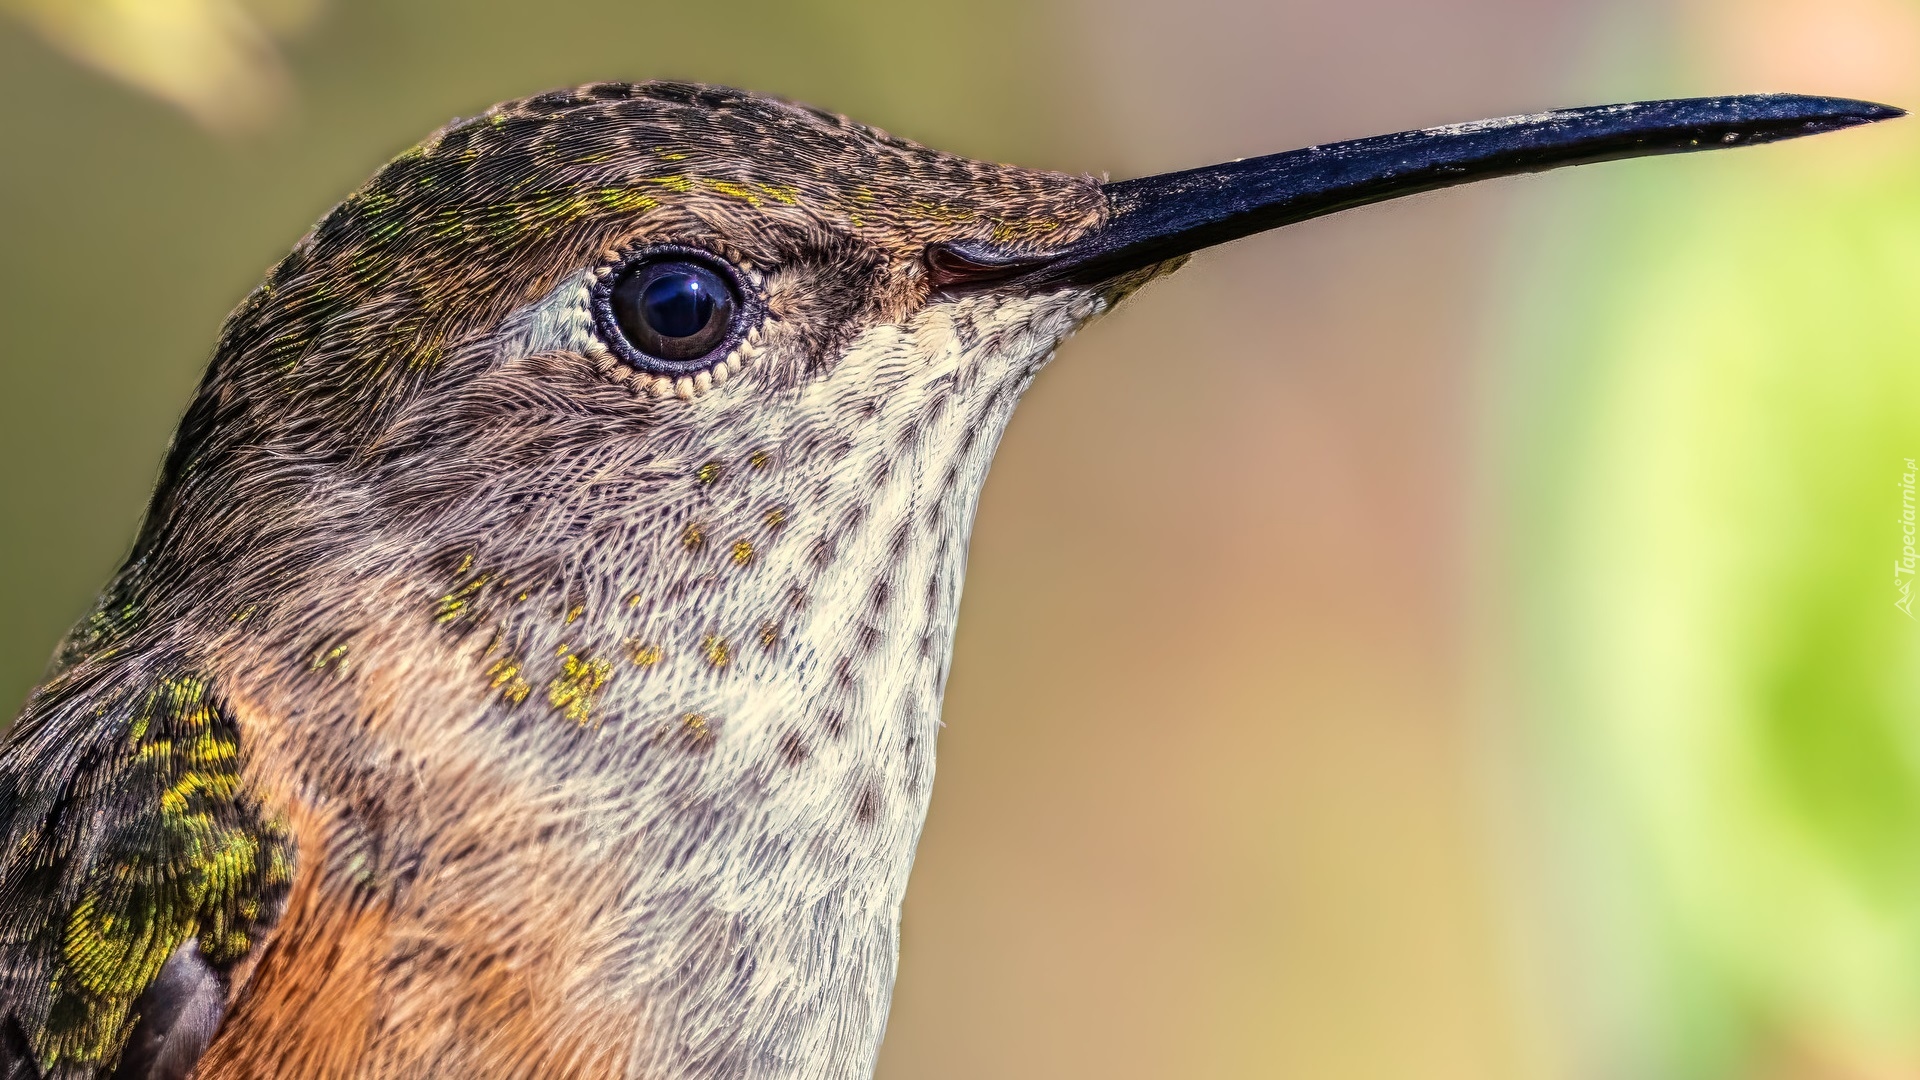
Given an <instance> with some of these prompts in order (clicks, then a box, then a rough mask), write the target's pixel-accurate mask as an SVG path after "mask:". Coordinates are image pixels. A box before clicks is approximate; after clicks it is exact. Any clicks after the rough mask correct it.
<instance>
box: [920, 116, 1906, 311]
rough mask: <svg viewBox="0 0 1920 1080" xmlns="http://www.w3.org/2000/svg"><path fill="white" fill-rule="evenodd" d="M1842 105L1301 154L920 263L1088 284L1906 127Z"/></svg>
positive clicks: (1164, 182) (1173, 183)
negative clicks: (1738, 154)
mask: <svg viewBox="0 0 1920 1080" xmlns="http://www.w3.org/2000/svg"><path fill="white" fill-rule="evenodd" d="M1904 115H1906V113H1905V112H1904V111H1903V110H1900V109H1896V108H1893V107H1892V106H1888V105H1876V104H1873V103H1872V102H1867V101H1849V100H1846V99H1843V98H1818V97H1801V96H1797V95H1792V94H1762V95H1753V96H1747V97H1721V98H1690V99H1686V100H1681V101H1645V102H1640V103H1637V104H1632V105H1602V106H1596V107H1593V108H1586V109H1565V110H1561V111H1559V112H1549V113H1539V114H1536V115H1532V116H1512V117H1507V118H1505V119H1501V120H1482V121H1479V122H1478V123H1472V124H1457V125H1454V126H1452V127H1440V128H1427V129H1425V130H1422V131H1405V132H1401V133H1400V134H1398V135H1380V136H1376V137H1374V138H1371V139H1356V140H1354V141H1352V142H1343V143H1334V144H1333V145H1331V146H1309V147H1307V148H1306V149H1304V150H1291V151H1288V152H1287V153H1284V154H1271V155H1268V156H1267V157H1258V158H1247V159H1243V160H1240V161H1231V162H1228V163H1226V164H1224V165H1210V166H1208V167H1206V168H1202V169H1189V170H1187V171H1185V172H1176V173H1163V174H1161V175H1159V176H1148V177H1142V178H1141V179H1138V180H1121V181H1117V182H1113V183H1109V184H1106V185H1104V186H1103V187H1102V188H1101V190H1102V191H1104V192H1105V193H1106V196H1107V204H1108V218H1107V223H1106V226H1105V227H1104V228H1102V229H1100V230H1099V231H1097V232H1094V233H1091V234H1089V235H1088V236H1086V237H1085V238H1083V239H1081V240H1079V241H1077V242H1075V243H1074V244H1072V245H1071V246H1068V247H1065V248H1060V249H1057V250H1054V251H1049V252H1043V253H1038V254H1035V253H1032V252H1026V253H1014V252H1011V251H1008V250H1005V249H1000V248H996V247H995V246H994V245H992V244H988V243H983V242H976V241H965V242H958V243H952V244H944V245H939V246H937V247H935V248H933V249H931V250H929V252H928V263H929V268H930V271H931V272H932V274H933V276H934V279H935V280H936V281H937V282H938V283H939V284H941V285H943V286H947V287H964V286H965V285H967V284H970V283H983V284H984V283H987V282H993V283H995V284H996V285H998V284H1002V283H1006V284H1011V283H1014V282H1018V283H1021V284H1027V285H1031V286H1033V287H1036V288H1045V287H1049V286H1056V285H1069V284H1092V283H1095V282H1099V281H1104V280H1108V279H1110V278H1112V277H1114V276H1116V275H1119V274H1123V273H1126V272H1127V271H1129V270H1136V269H1139V268H1141V267H1145V266H1151V265H1153V264H1155V263H1159V262H1164V261H1166V260H1168V259H1172V258H1175V257H1178V256H1181V255H1186V254H1188V253H1190V252H1194V251H1198V250H1200V249H1201V248H1204V247H1211V246H1213V245H1215V244H1221V243H1225V242H1226V241H1228V240H1236V239H1239V238H1240V237H1243V236H1248V235H1251V234H1253V233H1257V232H1264V231H1265V230H1267V229H1275V228H1279V227H1280V226H1282V225H1291V224H1293V223H1294V222H1296V221H1305V220H1307V219H1308V218H1315V217H1319V216H1321V215H1323V214H1331V213H1334V212H1336V211H1340V210H1347V209H1351V208H1353V207H1356V206H1365V205H1367V204H1368V203H1376V202H1381V201H1383V200H1386V199H1397V198H1399V197H1400V196H1402V195H1413V194H1417V193H1419V192H1422V191H1433V190H1435V189H1438V188H1444V187H1452V186H1454V185H1455V184H1468V183H1472V182H1473V181H1475V180H1485V179H1488V178H1490V177H1495V176H1510V175H1512V174H1514V173H1525V172H1541V171H1544V170H1546V169H1557V168H1559V167H1561V166H1563V165H1585V164H1587V163H1589V162H1594V161H1613V160H1615V159H1618V158H1631V157H1645V156H1647V155H1651V154H1684V153H1690V152H1692V151H1695V150H1715V149H1719V148H1721V147H1728V146H1753V145H1756V144H1759V143H1768V142H1777V141H1779V140H1782V139H1795V138H1799V137H1800V136H1802V135H1818V134H1820V133H1821V132H1826V131H1836V130H1838V129H1840V128H1848V127H1854V126H1856V125H1859V124H1868V123H1872V122H1874V121H1876V120H1888V119H1892V118H1894V117H1897V116H1904Z"/></svg>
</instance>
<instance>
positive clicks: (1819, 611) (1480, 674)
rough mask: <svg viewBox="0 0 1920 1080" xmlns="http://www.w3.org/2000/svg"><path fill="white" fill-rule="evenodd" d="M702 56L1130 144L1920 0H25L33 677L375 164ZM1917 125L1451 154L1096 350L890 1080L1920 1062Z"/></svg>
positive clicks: (1005, 622)
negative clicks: (1425, 192)
mask: <svg viewBox="0 0 1920 1080" xmlns="http://www.w3.org/2000/svg"><path fill="white" fill-rule="evenodd" d="M656 76H676V77H688V78H695V79H701V80H706V81H713V82H725V83H732V84H737V85H744V86H749V87H753V88H756V89H762V90H768V91H774V92H778V93H782V94H786V95H789V96H794V97H798V98H802V99H805V100H807V101H809V102H812V103H815V104H818V105H822V106H826V107H829V108H832V109H836V110H840V111H844V112H848V113H852V114H854V115H856V116H858V117H859V118H861V119H864V120H867V121H869V122H872V123H876V124H878V125H881V126H883V127H886V128H888V129H890V130H892V131H894V132H896V133H898V134H902V135H905V136H908V137H911V138H914V139H917V140H920V141H923V142H927V143H931V144H934V145H937V146H940V147H942V148H945V149H949V150H954V151H959V152H964V153H968V154H972V155H975V156H979V157H985V158H992V159H996V160H1003V161H1015V162H1020V163H1023V164H1028V165H1037V166H1046V167H1052V168H1057V169H1066V170H1073V171H1083V172H1093V173H1101V172H1109V173H1111V174H1113V175H1115V176H1126V175H1137V174H1141V173H1146V172H1153V171H1158V170H1164V169H1171V168H1179V167H1185V166H1190V165H1197V164H1203V163H1210V162H1214V161H1218V160H1222V159H1226V158H1231V157H1238V156H1243V155H1250V154H1256V153H1264V152H1268V151H1272V150H1279V149H1285V148H1290V147H1293V146H1298V145H1304V144H1307V143H1314V142H1322V141H1328V140H1333V139H1339V138H1346V137H1353V136H1360V135H1367V134H1374V133H1378V132H1385V131H1392V130H1399V129H1403V128H1410V127H1416V126H1423V125H1428V124H1436V123H1445V122H1451V121H1458V120H1466V119H1471V118H1478V117H1482V116H1494V115H1503V114H1509V113H1516V112H1526V111H1534V110H1538V109H1542V108H1548V107H1553V106H1560V105H1570V104H1583V103H1588V102H1597V101H1613V100H1628V99H1635V98H1646V97H1655V96H1669V95H1686V94H1704V93H1727V92H1738V91H1755V90H1794V91H1805V92H1817V93H1832V94H1847V95H1855V96H1863V97H1872V98H1878V99H1881V100H1886V101H1891V102H1893V103H1896V104H1902V105H1906V106H1909V107H1911V106H1915V105H1920V0H1613V2H1606V3H1603V2H1599V0H1446V2H1442V3H1436V2H1434V0H1340V2H1337V3H1336V2H1334V0H1267V2H1255V0H1183V2H1182V3H1179V4H1170V3H1165V2H1164V0H1163V2H1159V3H1148V2H1145V0H1099V2H1096V0H1048V2H1036V0H976V2H974V3H971V4H967V5H954V4H931V3H906V2H901V0H734V2H732V3H730V4H728V5H726V6H725V7H724V8H721V7H710V6H706V5H701V4H686V3H681V4H666V3H657V2H641V0H629V2H625V3H610V2H605V0H595V2H589V0H548V2H545V3H540V4H528V3H515V2H511V0H469V2H464V3H463V2H456V0H0V94H3V95H4V98H0V100H4V101H5V102H6V107H5V108H4V109H0V145H3V146H5V148H6V149H5V152H4V166H0V230H3V232H0V236H4V241H3V242H0V596H4V597H5V598H6V600H5V603H6V608H5V618H4V619H3V620H0V712H4V713H6V714H8V715H10V714H11V712H12V710H13V708H14V706H15V704H16V703H17V702H18V701H19V700H20V699H21V698H23V697H24V695H25V693H26V691H27V690H28V688H29V687H30V686H31V684H32V683H33V682H34V680H35V679H36V678H37V676H38V673H39V671H40V669H41V666H42V664H43V663H44V662H45V658H46V657H47V655H48V654H49V653H50V651H51V649H52V646H53V644H54V642H55V640H56V639H57V637H58V636H59V635H60V634H61V632H62V631H63V630H64V628H65V627H66V626H67V625H68V623H69V622H71V621H72V620H73V619H75V618H76V617H77V616H78V615H79V614H81V613H82V611H83V610H84V609H85V607H86V606H87V603H88V600H89V597H90V596H91V594H92V592H93V590H94V589H95V588H96V587H98V586H99V585H100V584H101V583H102V582H103V581H104V579H105V578H106V576H107V575H108V573H109V572H110V571H111V570H112V569H113V567H114V566H115V564H116V562H117V560H118V559H119V558H120V557H121V555H122V554H123V552H124V550H125V548H126V546H127V544H128V542H129V540H130V538H131V535H132V532H133V529H134V527H135V525H136V523H137V519H138V515H139V513H140V511H141V509H142V507H143V501H144V499H145V496H146V493H147V491H148V488H149V486H150V484H151V483H152V480H153V477H154V474H155V470H156V468H157V464H158V461H159V458H160V454H161V452H162V450H163V448H164V446H165V443H166V440H167V437H168V435H169V433H170V431H171V428H172V426H173V424H174V423H175V421H176V419H177V418H178V415H179V413H180V411H181V409H182V408H183V407H184V405H185V402H186V399H187V396H188V394H189V392H190V391H191V389H192V386H193V384H194V383H195V381H196V380H197V378H198V376H199V373H200V369H201V367H202V366H203V365H204V363H205V361H206V358H207V354H208V350H209V348H210V346H211V344H212V342H213V340H214V335H215V332H216V330H217V328H218V326H219V323H220V320H221V318H222V317H223V315H224V314H225V313H226V311H227V310H228V309H229V308H230V307H231V306H232V305H234V304H235V303H236V302H237V301H238V300H239V299H240V298H241V297H242V296H243V295H244V293H245V292H246V291H247V290H248V289H249V288H250V287H251V286H252V285H253V284H254V283H255V281H256V280H257V279H258V278H259V276H260V275H261V273H262V272H263V271H264V270H265V268H266V267H267V266H268V265H270V264H271V263H272V262H273V261H275V260H276V259H277V258H278V257H279V256H280V254H281V253H282V252H284V251H285V249H286V248H287V247H288V246H289V245H290V244H291V243H292V242H293V241H294V239H296V238H297V237H298V236H299V235H300V234H301V233H302V232H303V231H304V230H305V229H306V227H307V225H308V224H309V223H311V222H312V221H313V220H314V219H315V218H317V217H318V216H319V215H320V214H321V213H322V212H323V211H325V210H326V209H327V207H328V206H330V205H331V204H332V203H333V202H334V201H336V200H337V199H338V198H340V197H341V196H342V195H344V194H345V193H346V192H347V191H349V190H351V189H352V188H353V187H354V186H355V185H357V184H358V183H359V182H360V180H362V179H363V178H364V177H365V176H366V175H368V174H369V173H370V172H371V171H372V170H373V169H374V168H375V167H376V166H377V165H378V164H379V163H380V162H382V161H383V160H385V159H386V158H387V157H389V156H391V155H393V154H394V153H397V152H398V151H400V150H402V149H404V148H405V147H407V146H408V145H410V144H411V143H412V142H413V141H415V140H416V139H418V138H419V137H420V136H421V135H423V134H425V133H426V132H427V131H428V130H429V129H431V128H433V127H434V126H436V125H438V124H440V123H443V122H444V121H446V120H447V119H448V118H450V117H452V116H455V115H468V114H472V113H474V112H477V111H479V110H480V109H482V108H484V107H485V106H486V105H488V104H489V103H491V102H493V101H496V100H499V99H502V98H507V97H512V96H517V95H521V94H525V93H529V92H532V91H536V90H540V89H543V88H547V87H550V86H554V85H559V84H565V83H572V82H579V81H586V80H592V79H608V78H646V77H656ZM1915 457H1920V122H1915V121H1907V122H1904V123H1901V124H1890V125H1884V126H1882V127H1881V128H1879V129H1876V130H1871V131H1860V132H1851V133H1845V134H1842V135H1839V136H1833V137H1828V138H1823V139H1820V140H1817V141H1812V142H1798V143H1792V144H1786V145H1782V146H1776V147H1769V148H1764V149H1757V150H1743V151H1740V152H1738V153H1731V154H1724V155H1708V156H1704V157H1698V158H1690V159H1684V160H1666V161H1653V162H1635V163H1624V164H1618V165H1608V166H1602V167H1596V168H1592V169H1583V170H1578V171H1575V172H1570V173H1555V174H1552V175H1550V176H1546V177H1539V178H1531V179H1527V180H1520V181H1505V182H1499V183H1494V184H1489V185H1484V186H1480V187H1475V188H1470V189H1466V190H1461V191H1456V192H1450V193H1443V194H1438V195H1432V196H1425V197H1421V198H1418V199H1413V200H1408V201H1404V202H1399V203H1393V204H1390V205H1386V206H1381V207H1375V208H1371V209H1367V210H1363V211H1358V212H1354V213H1349V214H1345V215H1341V216H1338V217H1335V218H1331V219H1325V220H1321V221H1316V222H1311V223H1308V224H1305V225H1301V226H1297V227H1294V228H1291V229H1288V230H1285V231H1284V232H1282V233H1278V234H1271V235H1268V236H1265V237H1261V238H1257V239H1254V240H1251V241H1247V242H1243V243H1240V244H1237V245H1234V246H1232V247H1230V248H1228V249H1226V250H1223V251H1218V252H1214V253H1211V254H1208V255H1205V256H1203V257H1201V258H1200V259H1198V260H1197V261H1196V263H1195V264H1194V265H1193V266H1192V267H1191V268H1189V269H1188V270H1186V271H1185V272H1183V273H1182V274H1180V275H1178V276H1176V277H1174V278H1172V279H1170V280H1168V281H1166V282H1163V283H1160V284H1157V285H1155V286H1154V287H1153V288H1151V289H1149V290H1147V292H1146V293H1145V294H1144V295H1142V296H1141V297H1139V298H1138V299H1137V300H1135V301H1134V302H1133V304H1132V305H1131V306H1130V307H1129V308H1127V309H1123V310H1122V311H1121V312H1120V313H1119V314H1117V315H1115V316H1114V317H1112V318H1110V319H1108V320H1106V321H1104V322H1102V323H1100V324H1098V325H1096V326H1095V327H1093V328H1092V329H1090V330H1089V331H1088V332H1087V333H1085V334H1083V335H1082V336H1081V337H1080V338H1079V339H1077V340H1076V341H1074V342H1073V343H1071V344H1070V345H1069V346H1068V347H1067V348H1066V349H1065V350H1064V354H1063V356H1062V360H1061V362H1060V363H1059V364H1057V365H1055V366H1054V367H1053V368H1052V369H1050V370H1049V371H1048V372H1047V374H1046V376H1045V377H1044V378H1043V379H1041V380H1040V383H1039V385H1038V386H1037V388H1036V389H1035V390H1034V392H1033V394H1032V395H1031V397H1030V398H1029V399H1028V401H1027V403H1026V404H1025V405H1024V406H1023V408H1022V410H1021V413H1020V416H1019V418H1018V419H1017V420H1016V422H1015V423H1014V425H1013V428H1012V430H1011V432H1010V433H1009V435H1008V437H1007V439H1006V442H1005V444H1004V446H1003V448H1002V450H1001V452H1000V457H999V461H998V464H997V466H996V468H995V470H994V474H993V478H992V481H991V483H990V484H989V485H988V488H987V491H986V495H985V500H984V503H983V505H982V508H981V513H980V518H979V530H978V533H977V535H976V537H975V541H974V548H973V551H974V557H973V565H972V574H971V577H970V580H969V583H968V592H967V600H966V606H965V615H964V617H963V619H962V622H961V629H960V637H959V643H958V648H957V653H956V657H955V660H954V668H953V679H952V684H951V688H950V690H949V694H948V700H947V711H946V719H947V722H948V725H949V726H948V729H947V731H946V732H945V733H944V735H943V736H942V747H941V763H940V774H941V778H940V782H939V785H938V788H937V794H936V797H935V799H934V802H933V811H932V817H931V820H930V822H929V824H928V827H927V832H926V837H925V841H924V843H923V845H922V847H921V854H920V859H919V864H918V868H917V871H916V875H915V878H914V881H913V886H912V890H911V893H910V896H909V900H908V904H907V911H906V930H905V960H904V965H903V969H902V974H901V979H900V986H899V992H898V995H897V998H896V1001H895V1006H894V1012H893V1020H892V1024H891V1027H890V1029H889V1033H888V1037H887V1042H886V1047H885V1051H884V1054H883V1058H882V1066H881V1076H882V1077H883V1078H885V1080H947V1078H954V1080H958V1078H978V1077H1006V1078H1042V1077H1046V1078H1053V1077H1079V1076H1088V1077H1094V1076H1097V1077H1106V1078H1131V1077H1140V1078H1148V1077H1155V1078H1157V1077H1188V1076H1192V1077H1312V1078H1316V1080H1317V1078H1336V1080H1345V1078H1356V1080H1358V1078H1366V1080H1374V1078H1378V1080H1390V1078H1391V1080H1399V1078H1456V1077H1457V1078H1463V1080H1466V1078H1471V1080H1504V1078H1569V1080H1572V1078H1616V1077H1617V1078H1632V1080H1646V1078H1676V1080H1680V1078H1685V1080H1694V1078H1698V1080H1709V1078H1713V1080H1719V1078H1755V1080H1816V1078H1817V1080H1894V1078H1913V1077H1920V624H1916V623H1915V622H1914V621H1913V620H1912V619H1911V618H1910V617H1909V615H1908V614H1907V613H1906V612H1904V611H1903V610H1901V609H1900V608H1898V607H1896V601H1897V600H1899V599H1900V598H1901V594H1900V593H1899V591H1898V586H1899V585H1900V584H1901V582H1902V581H1903V580H1907V581H1910V580H1911V579H1903V578H1902V577H1901V576H1900V575H1899V574H1898V573H1897V572H1896V571H1895V569H1894V565H1895V563H1896V561H1897V560H1898V559H1899V558H1900V557H1901V547H1902V543H1903V538H1902V534H1901V527H1900V514H1901V505H1902V503H1901V483H1902V474H1903V472H1908V471H1910V470H1912V469H1913V467H1914V466H1913V465H1912V464H1911V463H1910V462H1908V461H1907V459H1909V458H1915Z"/></svg>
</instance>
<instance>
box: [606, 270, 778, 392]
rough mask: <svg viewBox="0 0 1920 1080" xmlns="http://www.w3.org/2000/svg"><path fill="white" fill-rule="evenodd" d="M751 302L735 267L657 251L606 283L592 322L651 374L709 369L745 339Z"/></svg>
mask: <svg viewBox="0 0 1920 1080" xmlns="http://www.w3.org/2000/svg"><path fill="white" fill-rule="evenodd" d="M750 306H751V304H750V303H749V302H748V300H747V298H746V296H745V295H744V293H743V290H742V287H741V282H740V279H739V277H738V275H737V274H736V273H735V272H734V271H733V268H732V267H731V266H729V265H728V264H727V263H725V262H724V261H722V260H719V259H716V258H713V257H712V256H709V255H707V254H706V253H704V252H697V251H692V250H689V249H684V248H655V249H650V250H648V251H643V252H640V253H638V254H636V255H635V256H633V257H631V258H629V259H628V260H627V261H626V262H625V263H624V264H622V265H620V266H618V267H616V268H614V269H613V270H612V271H611V272H610V273H607V274H606V275H605V276H604V277H602V278H601V280H600V281H599V283H598V285H597V286H596V288H595V289H594V293H593V314H594V322H595V323H596V324H597V325H598V329H599V331H600V334H601V336H602V337H603V338H604V339H605V340H606V342H607V344H608V345H609V346H610V347H611V348H612V349H613V350H614V352H615V354H616V355H617V356H618V357H619V358H620V359H621V360H622V361H624V362H625V363H627V364H629V365H631V366H632V367H634V368H635V369H637V370H639V371H642V372H650V373H652V374H654V375H667V376H678V375H689V374H693V373H696V372H699V371H703V370H706V369H708V368H710V367H712V366H713V365H714V364H716V363H718V362H719V361H720V360H721V359H723V358H724V357H725V356H726V353H727V350H728V349H729V348H731V347H732V346H734V345H735V344H736V343H737V342H738V341H739V340H740V334H741V330H742V324H743V322H744V321H745V316H746V314H747V310H748V308H749V307H750Z"/></svg>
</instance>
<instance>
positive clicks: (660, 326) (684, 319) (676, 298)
mask: <svg viewBox="0 0 1920 1080" xmlns="http://www.w3.org/2000/svg"><path fill="white" fill-rule="evenodd" d="M715 306H716V304H715V302H714V298H713V289H712V287H711V286H710V285H709V284H708V283H707V282H706V281H704V280H702V277H701V276H700V275H696V274H692V273H687V272H685V271H678V270H675V271H669V272H667V273H664V274H661V275H660V276H659V277H657V278H654V279H653V281H652V283H651V284H649V285H648V286H647V288H646V291H645V292H643V293H641V294H640V310H641V311H642V312H643V313H644V314H645V317H646V320H647V325H648V326H649V327H651V328H652V330H653V332H654V333H656V334H659V335H660V336H661V337H663V338H688V337H692V336H694V335H695V334H698V333H699V332H700V331H702V330H705V329H706V328H707V324H708V323H710V322H712V321H713V310H714V308H715Z"/></svg>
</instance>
